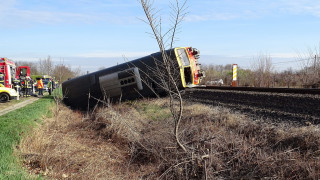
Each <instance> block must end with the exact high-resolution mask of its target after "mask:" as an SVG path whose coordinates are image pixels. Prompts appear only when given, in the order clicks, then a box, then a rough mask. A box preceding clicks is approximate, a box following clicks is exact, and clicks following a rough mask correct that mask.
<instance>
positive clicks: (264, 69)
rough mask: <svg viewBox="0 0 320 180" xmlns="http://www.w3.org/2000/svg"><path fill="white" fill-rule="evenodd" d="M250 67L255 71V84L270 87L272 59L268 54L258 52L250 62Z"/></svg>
mask: <svg viewBox="0 0 320 180" xmlns="http://www.w3.org/2000/svg"><path fill="white" fill-rule="evenodd" d="M252 69H253V71H254V72H255V83H254V84H255V86H258V87H270V85H271V84H272V70H273V65H272V59H271V57H270V55H264V54H262V53H260V54H259V55H258V57H257V58H255V59H254V61H253V63H252Z"/></svg>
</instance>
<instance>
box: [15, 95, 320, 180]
mask: <svg viewBox="0 0 320 180" xmlns="http://www.w3.org/2000/svg"><path fill="white" fill-rule="evenodd" d="M166 102H167V101H166V100H152V101H147V100H146V101H140V102H133V103H125V104H121V105H114V106H112V107H109V108H101V109H98V110H97V111H96V112H95V113H92V114H91V115H90V116H89V117H88V118H84V117H85V115H83V114H81V113H80V112H73V111H71V110H69V109H67V108H66V107H64V106H59V108H58V109H55V111H56V116H55V117H54V118H52V119H47V120H46V121H45V123H44V124H43V125H42V126H41V127H40V128H39V129H35V130H34V134H33V135H32V136H29V137H27V138H26V139H24V140H23V141H22V143H21V146H20V147H21V151H22V154H23V156H24V157H25V164H26V166H28V167H29V169H30V171H31V172H33V173H42V174H44V175H46V176H48V177H50V178H52V179H63V178H69V179H156V178H160V179H262V178H267V179H319V176H320V175H319V173H320V137H319V136H320V135H319V128H318V127H315V126H308V127H300V128H292V127H286V126H283V127H282V126H281V127H279V126H277V127H275V126H272V125H268V124H266V123H263V122H252V121H251V120H248V119H247V118H246V117H245V116H243V115H241V114H234V113H230V112H229V111H228V110H227V109H222V108H218V107H216V108H211V107H208V106H204V105H200V104H186V105H185V111H184V117H183V120H182V123H181V127H180V135H179V136H180V138H181V141H182V143H183V144H184V145H185V146H186V147H187V149H188V151H187V152H183V151H181V149H179V148H178V146H177V144H176V142H175V138H174V134H173V129H174V126H173V125H174V122H172V120H171V118H170V116H168V113H169V111H168V110H167V108H166V107H167V106H166ZM157 112H158V113H157Z"/></svg>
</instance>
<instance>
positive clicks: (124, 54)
mask: <svg viewBox="0 0 320 180" xmlns="http://www.w3.org/2000/svg"><path fill="white" fill-rule="evenodd" d="M150 54H151V53H149V52H90V53H83V54H76V55H74V57H81V58H119V57H120V58H121V57H143V56H148V55H150Z"/></svg>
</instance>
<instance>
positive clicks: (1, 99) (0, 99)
mask: <svg viewBox="0 0 320 180" xmlns="http://www.w3.org/2000/svg"><path fill="white" fill-rule="evenodd" d="M8 101H9V95H8V94H6V93H1V94H0V102H1V103H5V102H8Z"/></svg>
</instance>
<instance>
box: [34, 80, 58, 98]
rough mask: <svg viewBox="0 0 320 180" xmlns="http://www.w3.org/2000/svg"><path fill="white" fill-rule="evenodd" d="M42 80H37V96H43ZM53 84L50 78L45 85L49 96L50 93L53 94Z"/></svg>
mask: <svg viewBox="0 0 320 180" xmlns="http://www.w3.org/2000/svg"><path fill="white" fill-rule="evenodd" d="M43 79H44V78H39V79H37V88H38V91H39V94H38V95H39V96H43V88H44V85H43ZM55 87H56V86H55V82H54V80H53V79H52V78H50V79H49V82H48V84H47V88H48V92H49V95H51V93H52V92H53V89H55Z"/></svg>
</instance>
